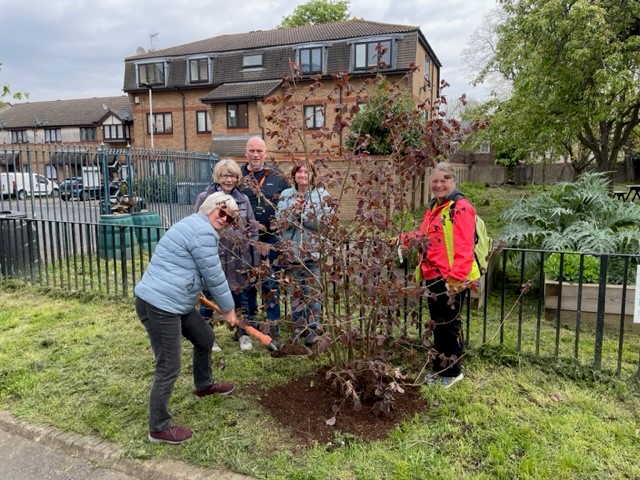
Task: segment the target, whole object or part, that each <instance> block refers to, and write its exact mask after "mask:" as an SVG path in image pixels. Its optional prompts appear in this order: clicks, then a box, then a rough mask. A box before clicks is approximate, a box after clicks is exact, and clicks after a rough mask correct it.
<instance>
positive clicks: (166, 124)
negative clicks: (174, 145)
mask: <svg viewBox="0 0 640 480" xmlns="http://www.w3.org/2000/svg"><path fill="white" fill-rule="evenodd" d="M151 125H153V133H154V135H155V134H156V133H173V121H172V119H171V114H170V113H154V114H153V123H152V122H151V119H150V118H149V114H148V113H147V134H149V133H150V132H151Z"/></svg>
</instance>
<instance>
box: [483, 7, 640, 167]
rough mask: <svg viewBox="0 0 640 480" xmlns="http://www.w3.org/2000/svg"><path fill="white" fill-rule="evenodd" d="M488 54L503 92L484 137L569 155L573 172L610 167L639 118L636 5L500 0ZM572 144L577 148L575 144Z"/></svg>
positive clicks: (639, 20)
mask: <svg viewBox="0 0 640 480" xmlns="http://www.w3.org/2000/svg"><path fill="white" fill-rule="evenodd" d="M501 5H502V7H503V8H504V10H505V12H506V13H507V15H508V18H507V19H506V20H505V21H504V23H502V24H501V25H499V26H498V27H497V28H496V32H497V34H498V37H499V39H498V43H497V45H496V50H495V54H494V55H492V56H491V57H490V60H489V61H488V62H487V64H486V65H485V67H484V69H483V70H482V71H481V72H480V73H479V75H478V80H482V79H483V78H484V77H485V76H486V75H487V74H488V73H490V72H495V71H499V72H501V74H502V75H503V77H504V78H507V79H511V80H512V82H513V92H512V95H511V97H510V98H509V99H508V100H505V101H497V100H495V101H494V102H493V103H492V104H488V105H487V107H486V108H487V110H486V112H485V113H487V114H491V117H492V125H491V135H492V141H495V142H498V143H499V142H500V141H501V140H505V139H509V142H511V143H513V142H515V143H517V144H518V146H519V148H521V149H523V150H526V151H528V152H530V153H534V154H538V155H545V154H547V153H548V152H550V151H551V152H553V151H555V152H559V153H562V154H563V155H565V156H567V157H568V156H571V157H572V160H573V162H575V163H574V167H576V168H577V169H578V171H579V170H581V169H584V168H586V167H587V166H589V165H590V164H591V163H593V162H595V163H596V165H597V167H598V169H599V170H600V171H608V172H610V171H612V170H614V169H615V166H616V162H617V161H618V159H619V157H620V153H621V151H622V149H623V148H624V147H625V145H626V144H627V142H628V140H629V137H630V135H631V132H632V131H633V128H634V127H635V126H637V125H638V124H639V123H640V117H639V111H640V82H639V79H638V71H639V68H640V36H639V35H640V2H638V1H628V0H571V1H564V0H502V2H501ZM578 144H579V145H580V146H581V147H582V148H580V147H578Z"/></svg>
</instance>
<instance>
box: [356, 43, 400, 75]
mask: <svg viewBox="0 0 640 480" xmlns="http://www.w3.org/2000/svg"><path fill="white" fill-rule="evenodd" d="M354 68H355V69H356V70H363V69H371V68H391V41H390V40H383V41H376V42H365V43H356V45H355V63H354Z"/></svg>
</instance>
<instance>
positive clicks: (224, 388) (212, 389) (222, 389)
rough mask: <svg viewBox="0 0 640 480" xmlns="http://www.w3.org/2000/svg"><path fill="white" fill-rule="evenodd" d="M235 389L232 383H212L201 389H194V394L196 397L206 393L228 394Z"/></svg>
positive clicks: (203, 395)
mask: <svg viewBox="0 0 640 480" xmlns="http://www.w3.org/2000/svg"><path fill="white" fill-rule="evenodd" d="M235 389H236V386H235V385H234V384H233V383H212V384H211V385H209V386H208V387H207V388H204V389H202V390H196V391H195V394H196V397H197V398H202V397H206V396H207V395H213V394H214V393H218V394H220V395H229V394H230V393H231V392H233V391H234V390H235Z"/></svg>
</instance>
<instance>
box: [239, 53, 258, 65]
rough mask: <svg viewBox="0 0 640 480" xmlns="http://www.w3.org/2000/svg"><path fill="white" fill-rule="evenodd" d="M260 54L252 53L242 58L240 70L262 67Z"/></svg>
mask: <svg viewBox="0 0 640 480" xmlns="http://www.w3.org/2000/svg"><path fill="white" fill-rule="evenodd" d="M262 57H263V55H262V53H252V54H249V55H245V56H243V57H242V68H256V67H261V66H262Z"/></svg>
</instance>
